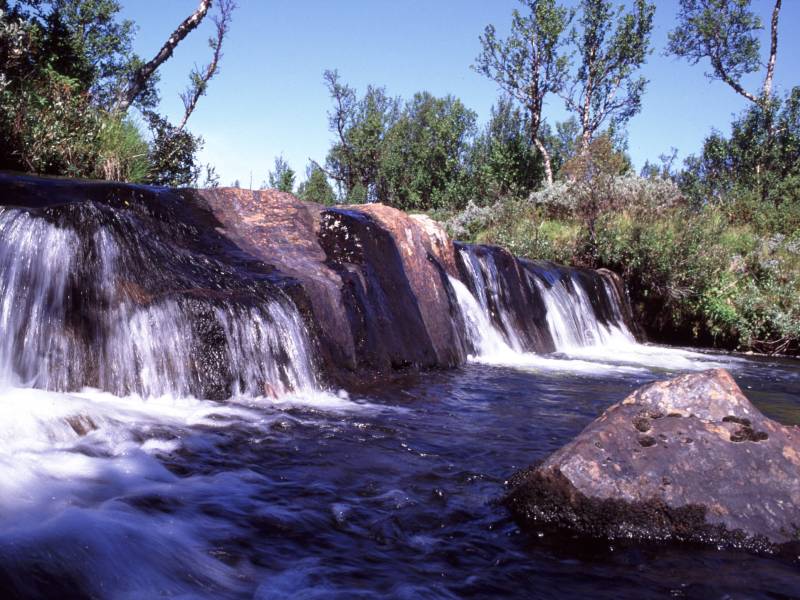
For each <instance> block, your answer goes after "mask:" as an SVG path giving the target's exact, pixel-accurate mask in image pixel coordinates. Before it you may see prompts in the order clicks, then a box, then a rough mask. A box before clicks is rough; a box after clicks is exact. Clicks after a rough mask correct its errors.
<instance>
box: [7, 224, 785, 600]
mask: <svg viewBox="0 0 800 600" xmlns="http://www.w3.org/2000/svg"><path fill="white" fill-rule="evenodd" d="M118 239H119V236H118V234H117V233H114V234H113V235H112V232H111V231H105V232H104V231H102V230H100V231H98V232H96V233H95V234H94V235H93V237H92V239H91V240H89V241H88V242H87V240H85V239H78V238H77V237H76V234H75V233H74V232H72V231H70V230H69V229H67V228H63V227H59V226H57V225H54V224H52V223H47V222H44V221H41V220H37V219H34V218H32V217H30V216H29V215H28V214H27V213H24V212H22V211H16V210H11V209H5V210H2V211H0V286H1V287H0V367H2V382H3V386H2V389H0V589H2V590H3V591H4V592H5V593H4V597H8V598H28V597H43V598H56V597H58V598H71V597H76V598H83V597H86V598H143V597H147V598H149V597H156V596H166V597H181V598H253V597H254V598H263V599H267V598H321V597H325V598H329V597H339V598H384V597H393V598H461V597H475V598H482V597H487V596H505V597H519V598H553V597H592V598H643V597H678V598H744V597H747V598H758V597H763V598H781V597H791V596H793V595H795V594H797V593H798V591H800V572H798V570H797V565H796V564H791V563H788V562H785V561H783V560H778V559H774V558H763V557H755V556H749V555H744V554H740V553H734V552H727V551H718V550H715V549H708V548H686V547H673V546H664V545H652V546H649V545H646V544H619V543H614V544H608V543H601V542H597V543H587V542H586V541H585V540H576V539H572V538H571V537H570V536H569V535H567V534H564V533H563V532H551V531H541V532H537V533H534V534H533V535H528V534H525V533H522V532H520V530H519V529H518V528H517V526H516V525H515V524H514V522H513V521H511V520H510V519H509V517H508V515H507V514H506V512H505V510H504V509H503V508H502V507H500V506H498V505H497V504H496V500H497V499H498V498H499V497H500V496H501V495H502V494H503V489H504V487H503V484H504V481H505V479H506V478H507V477H509V476H510V475H511V474H512V473H513V472H514V471H515V470H516V469H519V468H521V467H523V466H526V465H528V464H530V463H532V462H534V461H536V460H539V459H543V458H544V457H546V456H547V455H548V454H549V453H551V452H552V451H554V450H555V449H557V448H558V447H559V446H561V445H563V444H564V443H565V442H567V441H568V440H569V439H571V438H572V437H573V436H574V435H576V434H577V433H578V432H579V431H580V430H581V429H582V428H583V427H584V426H585V425H586V424H588V423H589V422H590V421H591V420H592V419H593V418H595V417H596V416H597V415H598V414H600V412H602V411H603V410H604V409H605V408H607V407H608V405H610V404H611V403H613V402H616V401H618V400H620V399H621V398H623V397H624V396H625V395H626V394H628V393H629V392H630V391H632V390H633V389H635V388H636V387H638V386H640V385H641V384H643V383H645V382H647V381H651V380H653V379H656V378H662V377H666V376H669V375H672V374H675V373H680V372H684V371H686V370H689V369H701V368H707V367H709V366H725V367H726V368H729V369H730V370H731V371H732V372H733V373H734V375H735V377H736V378H737V380H738V381H739V382H740V384H741V385H742V387H743V389H744V390H745V392H746V393H747V394H748V395H749V396H750V397H751V399H753V400H754V402H756V404H757V405H758V406H759V407H760V408H761V409H762V410H763V411H765V412H766V413H767V414H768V415H770V416H772V417H774V418H776V419H778V420H780V421H782V422H784V423H800V410H799V409H800V365H798V363H797V361H791V360H778V359H763V358H755V357H743V356H731V355H726V354H713V353H702V352H697V351H692V350H683V349H675V348H663V347H657V346H646V345H641V344H637V343H636V342H635V341H634V339H633V336H632V335H631V334H630V332H629V331H628V330H627V328H626V327H625V326H624V323H623V320H622V319H621V316H619V315H618V316H617V317H616V318H610V317H608V316H607V315H600V314H598V313H596V311H595V308H594V305H593V304H592V302H591V298H590V296H589V295H588V292H587V291H586V289H585V288H584V287H583V284H582V283H581V282H580V281H578V280H577V279H570V280H566V279H564V278H563V277H562V274H556V273H552V280H550V281H548V280H547V279H546V277H545V275H542V274H541V273H540V274H538V275H537V274H532V275H530V277H531V278H532V279H531V284H532V285H536V287H537V289H538V290H539V293H540V294H541V295H542V298H543V302H544V304H545V307H546V309H547V313H546V314H547V323H548V328H549V335H551V336H552V339H553V340H554V342H555V346H556V350H555V352H553V353H549V354H545V355H539V354H535V353H533V352H531V351H526V350H525V347H524V342H523V341H521V340H520V339H518V338H517V339H515V337H514V336H513V335H509V333H508V331H506V330H505V329H506V327H511V326H512V324H513V320H512V319H511V318H510V317H507V318H506V319H505V321H502V319H501V321H500V322H501V323H505V325H506V327H498V326H497V325H496V321H495V320H494V319H493V315H492V314H491V313H490V310H491V306H492V302H490V301H489V299H490V298H491V297H492V295H494V296H495V300H494V302H499V300H498V298H499V297H500V295H501V294H500V292H501V290H499V289H498V287H497V279H496V278H495V279H494V280H493V279H492V277H491V276H488V277H487V276H486V273H489V274H491V270H488V271H487V269H486V268H485V265H483V266H482V265H481V264H478V263H472V267H473V268H474V269H475V270H474V275H475V277H476V279H475V280H474V281H472V282H471V283H472V287H473V288H475V289H482V292H479V293H477V294H475V295H473V293H472V292H470V289H469V288H468V286H466V285H465V284H464V283H462V282H460V281H458V280H455V279H454V280H452V281H451V283H452V285H453V288H454V290H455V292H456V296H457V298H458V302H459V306H460V309H461V312H462V315H463V317H464V322H465V324H466V330H467V331H466V333H467V337H468V340H469V344H470V346H471V348H472V350H471V352H472V356H471V359H470V362H468V363H467V364H466V365H465V366H464V367H462V368H460V369H456V370H452V371H449V372H440V373H427V374H421V375H416V376H409V377H408V378H406V379H404V380H401V381H398V382H395V383H393V384H391V385H383V386H380V387H377V388H375V389H374V390H368V391H365V392H363V393H359V394H358V395H357V396H355V395H352V396H351V395H349V394H347V393H345V392H343V391H337V390H323V389H321V387H320V384H319V383H318V381H319V378H318V376H317V374H316V371H315V367H314V361H313V360H312V359H311V357H310V350H309V348H310V342H309V340H308V332H307V331H306V328H305V326H304V325H303V323H302V320H301V319H300V317H299V315H298V313H297V311H296V309H295V308H294V306H293V305H292V303H291V302H289V301H288V300H287V299H284V298H282V297H281V296H280V295H276V296H275V298H274V299H272V300H270V301H269V302H266V303H262V304H260V305H248V304H246V303H245V304H241V303H236V302H219V303H212V304H210V305H208V306H206V305H203V307H204V308H203V315H204V321H203V322H204V323H205V326H206V327H207V328H208V327H210V328H211V329H212V330H213V331H214V332H215V335H214V337H213V339H214V340H215V344H216V346H217V347H218V355H217V356H219V357H221V360H223V361H224V362H225V364H226V365H228V366H227V367H226V370H225V372H226V373H228V374H229V377H230V381H231V382H232V383H231V386H230V388H229V391H230V394H229V395H230V398H228V399H227V400H226V401H212V400H207V399H203V398H198V397H197V396H198V394H197V393H195V391H196V390H197V389H199V388H201V387H202V382H201V381H200V380H199V379H198V378H199V377H201V374H202V373H201V369H199V367H198V364H197V360H198V359H197V351H196V347H197V345H198V344H203V343H206V342H205V341H204V340H205V338H204V337H203V335H204V334H203V332H201V331H199V330H198V328H197V325H196V322H197V308H196V306H195V305H194V304H192V303H190V302H187V301H186V300H185V299H184V298H175V297H165V298H155V299H148V301H147V302H137V301H136V300H135V299H136V295H135V294H131V293H129V292H125V290H127V289H128V287H129V284H128V283H126V281H127V278H126V269H127V268H129V267H128V266H127V265H130V264H131V263H132V262H135V260H136V257H135V256H129V255H127V254H128V253H130V252H132V250H131V249H130V248H128V247H126V246H124V245H120V244H119V243H118V241H117V240H118ZM87 261H89V263H90V267H91V268H92V269H93V270H94V272H95V273H96V275H95V279H96V282H97V283H96V285H94V286H90V287H89V288H85V287H82V288H81V289H82V290H83V291H82V292H81V293H82V294H83V296H81V298H82V299H81V298H76V296H75V293H76V292H75V290H76V285H75V282H76V280H78V279H80V277H79V273H78V269H81V268H86V267H85V265H86V264H87ZM544 273H545V274H546V273H547V269H545V270H544ZM81 277H83V276H81ZM478 279H480V281H478ZM80 280H81V281H84V282H85V281H86V278H85V277H83V278H82V279H80ZM479 286H482V288H481V287H479ZM493 286H494V288H493ZM608 294H609V296H611V295H612V294H611V291H608ZM81 302H85V303H89V304H91V306H93V307H95V309H96V310H95V312H93V313H92V316H93V321H94V322H95V323H96V327H94V328H93V329H92V330H91V331H85V330H84V329H82V328H81V327H79V324H76V322H75V320H74V311H75V306H76V303H77V304H81ZM499 305H502V302H499ZM98 341H101V342H102V343H97V342H98ZM756 573H757V576H756V575H755V574H756Z"/></svg>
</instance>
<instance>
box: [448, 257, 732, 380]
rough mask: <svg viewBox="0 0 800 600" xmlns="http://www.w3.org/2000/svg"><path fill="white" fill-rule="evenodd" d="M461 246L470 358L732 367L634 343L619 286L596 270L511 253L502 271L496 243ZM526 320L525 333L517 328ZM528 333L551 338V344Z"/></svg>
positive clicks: (587, 366) (571, 365)
mask: <svg viewBox="0 0 800 600" xmlns="http://www.w3.org/2000/svg"><path fill="white" fill-rule="evenodd" d="M458 252H459V259H460V264H461V266H462V268H461V273H462V277H463V278H464V279H465V281H466V285H464V284H462V283H461V282H459V281H455V280H453V281H451V285H452V286H453V288H454V290H455V291H456V298H457V300H458V303H459V309H460V311H461V313H462V315H463V318H464V321H465V323H466V337H467V338H468V345H469V346H470V347H471V352H472V359H473V360H478V361H480V362H484V363H492V364H505V365H517V366H535V367H537V368H547V369H557V370H565V371H573V372H574V371H581V372H597V371H599V370H606V369H608V370H612V371H617V372H619V371H628V372H641V371H642V369H643V367H657V368H662V369H664V370H668V371H669V370H678V369H684V370H696V369H703V368H709V367H719V366H727V367H728V368H730V365H731V362H730V361H729V362H727V363H724V364H723V363H719V362H716V361H713V360H709V359H708V358H707V357H705V356H703V355H700V354H698V353H696V352H690V351H686V350H679V349H672V348H664V347H660V346H648V345H644V344H640V343H638V342H637V341H636V338H635V336H634V335H633V333H632V332H631V331H630V329H629V328H628V326H627V324H626V319H625V318H624V316H623V307H622V299H621V298H620V297H619V294H618V292H617V290H616V288H615V287H614V286H613V285H611V283H610V282H609V281H608V279H607V278H606V277H605V276H603V275H602V274H601V273H599V272H593V271H589V270H582V269H571V268H567V267H561V266H558V265H554V264H552V263H547V262H532V261H527V260H522V259H516V258H513V257H510V256H509V257H508V258H509V260H508V265H506V271H507V272H505V273H500V272H499V268H498V264H497V261H496V259H495V253H499V254H501V255H502V251H500V250H499V249H493V248H490V247H476V246H466V245H462V246H460V247H459V249H458ZM508 271H510V272H511V275H510V276H509V273H508ZM513 286H516V296H515V290H513V289H510V288H511V287H513ZM537 315H541V318H540V317H538V316H537ZM523 327H527V328H528V330H529V331H528V335H527V336H522V335H520V330H521V328H523ZM530 329H533V330H534V333H535V335H530ZM531 340H534V341H535V340H550V342H551V343H550V347H549V349H547V348H545V349H542V348H541V347H536V345H534V344H531V343H530V341H531ZM610 352H611V353H613V356H612V355H611V354H610ZM621 365H625V366H621Z"/></svg>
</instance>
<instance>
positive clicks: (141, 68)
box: [0, 0, 235, 186]
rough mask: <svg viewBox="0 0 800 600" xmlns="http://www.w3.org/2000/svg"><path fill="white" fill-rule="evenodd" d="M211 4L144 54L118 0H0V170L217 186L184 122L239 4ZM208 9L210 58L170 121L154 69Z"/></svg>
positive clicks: (211, 73)
mask: <svg viewBox="0 0 800 600" xmlns="http://www.w3.org/2000/svg"><path fill="white" fill-rule="evenodd" d="M213 9H214V10H212V0H201V1H200V3H199V5H198V7H197V9H196V10H195V11H194V12H193V13H192V14H190V15H189V16H187V17H186V19H184V21H183V22H181V23H180V24H179V25H178V27H177V28H176V29H175V30H174V31H173V32H172V34H171V35H170V36H169V38H167V40H166V41H165V42H164V44H163V45H162V47H161V48H160V49H158V51H157V52H156V53H155V55H154V56H153V58H152V59H150V60H144V59H143V58H141V57H139V56H137V55H136V54H135V53H134V52H133V50H132V45H133V39H134V32H135V24H134V23H133V22H131V21H129V20H121V19H120V18H119V15H120V10H121V7H120V4H119V2H117V0H0V137H2V140H3V143H2V145H0V169H7V170H15V171H23V172H33V173H40V174H53V175H68V176H73V177H91V178H101V179H113V180H119V181H131V182H141V183H152V184H157V185H172V186H186V185H195V184H198V183H205V184H206V185H213V184H214V183H215V181H216V177H215V175H214V172H213V168H211V167H207V166H203V165H200V164H198V162H197V153H198V151H199V150H200V148H201V147H202V144H203V140H202V138H201V137H199V136H197V135H194V134H192V133H191V132H190V131H189V130H188V129H187V128H186V123H187V121H188V119H189V117H190V116H191V114H192V113H193V112H194V110H195V108H196V106H197V103H198V101H199V99H200V98H201V97H202V96H203V95H204V94H205V93H206V91H207V88H208V85H209V82H210V81H211V79H213V78H214V77H215V75H216V74H217V73H218V71H219V64H220V59H221V56H222V45H223V42H224V40H225V37H226V36H227V33H228V29H229V26H230V22H231V16H232V13H233V11H234V9H235V4H234V2H233V0H215V1H214V7H213ZM209 14H212V15H213V16H211V17H210V19H211V20H212V21H213V33H212V35H211V37H210V38H209V49H210V59H209V62H208V63H207V64H206V65H204V66H202V67H195V68H194V69H193V70H192V71H191V72H190V73H189V84H188V86H187V88H186V91H185V92H184V93H183V94H182V95H181V98H182V100H183V104H184V109H185V110H184V114H183V116H182V118H181V120H180V122H179V123H177V124H173V123H170V122H169V121H168V120H167V119H166V118H165V117H164V116H162V115H161V114H159V113H158V111H157V109H158V104H159V95H158V70H159V68H160V67H161V65H162V64H163V63H164V62H165V61H167V60H168V59H169V58H170V57H171V56H172V53H173V51H174V49H175V47H176V46H177V45H178V44H180V43H181V41H182V40H183V39H185V38H186V36H188V35H189V34H190V33H191V32H192V31H194V30H195V29H197V27H198V26H199V25H200V24H201V22H203V21H204V20H205V19H206V18H207V17H208V15H209ZM132 110H133V111H134V112H135V113H138V115H139V116H140V117H141V119H135V118H134V117H133V116H132V113H131V111H132ZM140 122H141V123H143V125H144V129H145V131H143V130H142V126H141V125H140ZM203 175H205V179H203Z"/></svg>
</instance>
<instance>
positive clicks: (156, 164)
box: [145, 112, 203, 187]
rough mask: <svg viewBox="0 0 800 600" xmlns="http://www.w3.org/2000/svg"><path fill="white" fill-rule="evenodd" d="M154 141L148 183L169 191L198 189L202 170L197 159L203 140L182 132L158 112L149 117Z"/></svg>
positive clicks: (151, 146)
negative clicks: (168, 188)
mask: <svg viewBox="0 0 800 600" xmlns="http://www.w3.org/2000/svg"><path fill="white" fill-rule="evenodd" d="M145 118H146V119H147V121H148V124H149V126H150V131H151V133H152V136H153V141H152V143H151V145H150V155H149V159H150V170H149V173H148V175H147V180H146V181H147V183H151V184H154V185H164V186H169V187H191V186H194V185H197V183H198V179H199V177H200V173H201V172H202V167H201V166H200V165H197V164H196V160H195V157H196V156H197V153H198V152H199V151H200V149H201V148H202V147H203V138H201V137H199V136H196V135H193V134H192V133H190V132H189V131H187V130H185V129H178V128H177V127H175V126H174V125H172V124H171V123H170V122H169V121H167V119H165V118H164V117H162V116H160V115H159V114H157V113H155V112H147V113H145Z"/></svg>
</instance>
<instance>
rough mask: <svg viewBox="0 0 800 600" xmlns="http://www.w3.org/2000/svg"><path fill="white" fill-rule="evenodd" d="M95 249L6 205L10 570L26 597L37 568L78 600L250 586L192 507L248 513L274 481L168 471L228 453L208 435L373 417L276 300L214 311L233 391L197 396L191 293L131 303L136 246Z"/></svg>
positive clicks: (0, 396) (4, 364) (1, 369)
mask: <svg viewBox="0 0 800 600" xmlns="http://www.w3.org/2000/svg"><path fill="white" fill-rule="evenodd" d="M83 242H84V243H83V244H82V240H81V239H79V236H78V235H77V233H76V232H74V231H72V230H70V229H67V228H63V227H58V226H56V225H54V224H51V223H49V222H47V221H45V220H44V219H41V218H36V217H33V216H31V215H30V214H28V213H27V212H25V211H21V210H15V209H7V208H2V209H0V564H2V565H3V567H4V568H5V569H6V570H7V571H8V572H7V577H8V579H9V580H10V581H11V582H13V584H14V586H15V587H16V588H17V589H18V590H19V591H20V592H21V593H25V590H26V589H28V588H26V586H28V585H30V584H31V583H32V582H31V581H29V580H28V579H27V578H28V577H29V575H30V573H31V569H34V570H43V571H45V572H47V573H50V574H51V576H52V577H54V578H55V580H54V582H53V583H54V585H55V587H56V589H58V590H60V592H59V593H61V592H62V591H63V593H64V594H67V595H68V593H69V592H68V590H69V589H70V585H72V584H73V583H74V584H75V585H76V586H77V587H78V588H79V589H80V590H82V592H81V593H87V592H88V593H91V594H92V596H93V597H103V598H106V597H109V598H142V597H152V596H153V595H155V590H157V591H158V593H159V594H163V595H167V596H177V597H192V598H194V597H198V595H200V596H208V597H217V596H229V595H231V594H238V593H242V592H244V591H246V590H247V589H251V588H252V586H253V581H249V582H248V583H246V584H245V583H244V581H245V580H246V579H247V578H248V572H247V570H246V569H245V570H244V571H242V569H240V568H237V567H234V566H227V565H226V564H225V563H224V562H221V561H220V560H217V559H216V558H214V557H213V556H212V555H211V550H212V549H213V548H215V546H216V545H218V543H219V540H220V539H228V538H230V537H233V536H235V535H236V531H235V526H234V525H232V524H231V522H230V520H229V519H228V518H214V517H212V516H207V515H204V514H203V513H202V512H201V511H200V510H199V509H198V507H202V506H224V507H225V510H228V511H231V513H236V512H237V511H242V512H245V513H248V512H252V511H254V510H257V509H258V507H257V506H256V505H255V504H254V502H255V501H254V500H253V497H252V496H254V495H255V493H256V491H257V490H258V489H263V488H264V486H265V485H267V483H268V482H266V481H265V478H264V477H263V476H260V475H256V474H255V473H253V472H251V471H249V470H245V471H242V472H230V471H229V472H224V473H222V474H216V475H193V476H189V477H180V476H178V475H176V474H174V473H173V472H171V471H169V470H168V469H167V468H166V467H165V464H164V460H165V459H167V458H168V457H170V456H173V455H175V454H176V453H180V452H183V451H198V449H200V450H202V449H204V448H205V447H206V446H207V447H208V448H207V450H208V452H209V453H211V454H213V453H215V452H217V453H220V454H222V453H224V450H222V449H216V450H215V449H214V448H213V446H214V443H215V442H214V441H213V440H214V436H213V435H210V434H209V432H210V431H213V430H214V429H223V428H228V427H236V428H242V427H253V428H255V429H256V430H265V429H268V428H269V427H270V425H271V423H273V422H275V421H283V420H286V419H290V420H293V421H296V422H302V421H303V417H298V416H297V415H294V416H290V415H289V414H288V413H287V412H286V411H297V410H301V411H304V412H305V413H306V414H311V415H313V414H314V413H315V412H318V411H324V412H327V413H346V412H353V411H363V410H378V408H377V407H372V406H369V405H365V404H362V403H357V402H353V401H351V400H350V399H349V398H348V397H347V395H346V394H339V395H334V394H331V393H327V392H323V391H321V390H319V386H318V384H317V378H316V375H315V372H314V368H313V365H312V364H311V360H310V356H311V351H310V345H309V342H308V336H307V333H306V331H305V326H304V325H303V323H302V320H301V318H300V316H299V314H298V312H297V310H296V309H295V307H294V305H293V304H292V303H291V302H290V301H289V300H288V299H282V298H281V297H280V296H277V297H276V298H274V299H272V300H270V301H268V302H264V303H262V304H261V305H260V306H257V307H252V306H249V307H248V306H238V305H235V304H224V303H218V304H217V305H210V306H209V308H208V312H209V315H208V324H207V326H208V327H210V328H215V329H216V330H217V331H218V338H219V344H218V347H217V348H216V351H217V352H218V353H219V358H220V360H222V361H225V363H226V364H227V365H229V369H230V372H231V374H232V379H233V387H232V389H231V390H230V392H231V394H232V396H233V397H232V398H230V400H229V401H228V402H227V403H218V402H213V401H208V400H200V399H196V398H194V397H192V395H193V390H195V389H197V388H198V387H199V385H200V380H201V379H202V377H203V376H204V375H206V374H205V373H203V371H202V365H200V364H199V363H198V362H197V345H198V344H199V343H200V341H201V340H199V339H198V337H197V332H196V331H195V328H194V327H193V316H192V315H191V314H189V313H188V309H187V308H186V307H185V306H184V305H183V304H182V303H181V301H180V299H179V298H175V297H172V298H146V297H144V298H143V297H142V295H141V294H140V295H139V297H138V298H137V295H136V293H134V294H130V293H126V291H125V290H128V289H130V287H131V285H132V284H131V282H130V281H128V280H127V278H126V273H125V269H124V267H123V263H124V260H125V254H124V253H125V252H126V251H127V250H126V249H124V248H122V247H121V246H120V245H119V244H118V243H117V241H116V239H115V238H114V236H113V235H112V234H111V233H110V231H108V230H106V229H99V230H98V231H97V232H96V233H95V235H94V237H93V239H92V240H91V244H89V245H88V247H89V248H90V249H91V250H87V245H86V243H85V242H86V241H85V240H83ZM86 261H91V262H90V263H87V262H86ZM87 264H91V265H93V267H94V272H92V271H91V269H87V268H86V267H87ZM87 273H88V277H87ZM164 276H165V277H169V274H167V273H165V274H164ZM82 310H86V311H88V312H83V313H82V312H81V311H82ZM89 324H91V326H92V327H93V328H94V335H92V333H91V332H92V329H91V328H89V329H88V331H89V333H88V334H87V325H89ZM87 385H91V386H96V387H99V388H101V389H102V390H105V391H101V390H98V389H86V388H85V386H87ZM35 388H40V389H35ZM46 390H51V391H46ZM151 501H152V502H157V503H160V504H166V505H174V507H175V508H174V510H167V511H149V510H148V509H147V508H146V505H147V502H151ZM141 503H144V506H145V507H144V508H143V507H142V506H141ZM37 565H38V566H37ZM17 571H18V572H19V573H22V574H24V575H22V576H20V577H19V578H17V576H16V575H15V573H16V572H17ZM25 574H26V575H25ZM31 593H33V592H32V591H31Z"/></svg>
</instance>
